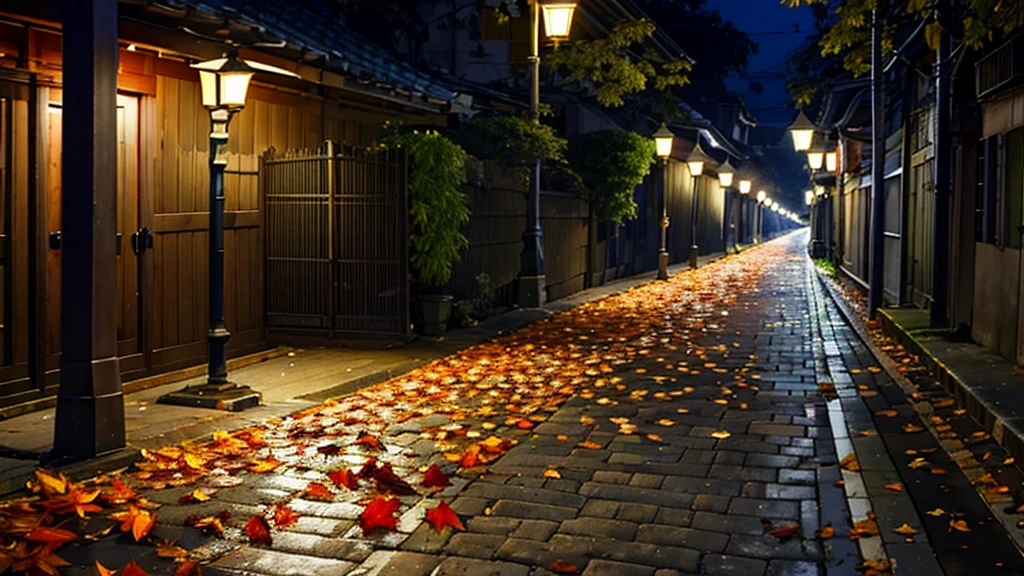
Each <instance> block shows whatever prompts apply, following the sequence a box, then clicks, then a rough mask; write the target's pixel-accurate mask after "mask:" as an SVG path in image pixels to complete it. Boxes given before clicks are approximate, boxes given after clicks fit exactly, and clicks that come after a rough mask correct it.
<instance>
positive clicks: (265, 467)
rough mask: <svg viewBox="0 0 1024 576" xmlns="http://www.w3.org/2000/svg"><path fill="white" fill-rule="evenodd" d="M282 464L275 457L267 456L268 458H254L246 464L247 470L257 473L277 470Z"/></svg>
mask: <svg viewBox="0 0 1024 576" xmlns="http://www.w3.org/2000/svg"><path fill="white" fill-rule="evenodd" d="M280 466H281V463H280V462H278V461H277V460H274V459H273V458H267V459H266V460H253V461H252V462H250V463H249V465H248V466H246V467H245V468H246V470H248V471H249V472H253V473H256V474H265V473H267V472H272V471H274V470H277V468H278V467H280Z"/></svg>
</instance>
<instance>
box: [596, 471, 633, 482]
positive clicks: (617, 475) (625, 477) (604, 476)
mask: <svg viewBox="0 0 1024 576" xmlns="http://www.w3.org/2000/svg"><path fill="white" fill-rule="evenodd" d="M632 476H633V475H632V474H629V473H627V472H615V471H612V470H598V471H597V472H594V476H593V481H594V482H599V483H601V484H629V479H630V478H631V477H632Z"/></svg>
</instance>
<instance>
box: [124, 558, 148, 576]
mask: <svg viewBox="0 0 1024 576" xmlns="http://www.w3.org/2000/svg"><path fill="white" fill-rule="evenodd" d="M121 576H149V573H148V572H146V571H145V570H143V569H142V568H140V567H139V565H138V564H136V563H135V560H132V561H131V562H129V563H128V565H127V566H125V567H124V570H121Z"/></svg>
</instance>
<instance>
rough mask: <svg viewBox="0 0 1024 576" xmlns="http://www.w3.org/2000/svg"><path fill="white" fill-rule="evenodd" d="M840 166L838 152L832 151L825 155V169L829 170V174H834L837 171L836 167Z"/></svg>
mask: <svg viewBox="0 0 1024 576" xmlns="http://www.w3.org/2000/svg"><path fill="white" fill-rule="evenodd" d="M838 165H839V155H838V154H837V153H836V151H835V150H832V151H831V152H826V153H825V169H826V170H828V171H829V173H832V174H834V173H835V171H836V167H837V166H838Z"/></svg>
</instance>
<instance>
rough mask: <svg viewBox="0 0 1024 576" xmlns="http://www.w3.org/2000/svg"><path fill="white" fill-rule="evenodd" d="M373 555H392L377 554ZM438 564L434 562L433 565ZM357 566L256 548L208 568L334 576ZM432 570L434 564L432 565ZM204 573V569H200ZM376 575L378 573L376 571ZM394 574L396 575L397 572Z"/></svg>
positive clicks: (412, 575)
mask: <svg viewBox="0 0 1024 576" xmlns="http://www.w3.org/2000/svg"><path fill="white" fill-rule="evenodd" d="M375 554H391V552H378V553H375ZM436 563H437V562H436V561H435V562H434V564H436ZM355 566H356V564H355V563H354V562H345V561H343V560H334V559H330V558H316V557H313V556H304V555H300V554H286V553H284V552H276V551H274V550H262V549H257V548H249V547H245V548H240V549H238V550H237V551H235V552H232V553H230V554H227V555H225V556H222V557H221V558H219V559H218V560H217V561H215V562H214V563H213V564H211V567H214V568H221V569H226V570H232V571H238V572H242V573H257V574H273V575H274V576H337V575H338V574H346V573H348V572H349V571H350V570H351V569H352V568H354V567H355ZM431 568H433V564H432V565H431ZM203 569H204V570H206V567H205V566H204V567H203ZM378 574H379V572H378ZM396 574H397V573H396ZM409 574H410V576H416V575H417V574H424V575H425V574H426V573H425V572H419V573H409Z"/></svg>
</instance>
